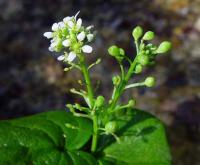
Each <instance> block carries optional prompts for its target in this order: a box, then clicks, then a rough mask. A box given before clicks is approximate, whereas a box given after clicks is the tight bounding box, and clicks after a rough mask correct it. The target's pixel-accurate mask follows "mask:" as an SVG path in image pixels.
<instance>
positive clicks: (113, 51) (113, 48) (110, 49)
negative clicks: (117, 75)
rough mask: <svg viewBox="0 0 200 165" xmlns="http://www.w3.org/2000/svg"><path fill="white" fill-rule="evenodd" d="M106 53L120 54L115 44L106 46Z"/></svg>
mask: <svg viewBox="0 0 200 165" xmlns="http://www.w3.org/2000/svg"><path fill="white" fill-rule="evenodd" d="M108 53H109V54H110V55H111V56H119V55H120V50H119V48H118V47H117V46H116V45H113V46H111V47H109V48H108Z"/></svg>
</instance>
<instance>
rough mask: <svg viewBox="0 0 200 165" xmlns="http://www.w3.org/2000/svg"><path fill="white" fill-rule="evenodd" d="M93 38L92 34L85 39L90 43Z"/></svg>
mask: <svg viewBox="0 0 200 165" xmlns="http://www.w3.org/2000/svg"><path fill="white" fill-rule="evenodd" d="M93 38H94V35H93V34H88V35H87V39H88V41H89V42H91V41H92V40H93Z"/></svg>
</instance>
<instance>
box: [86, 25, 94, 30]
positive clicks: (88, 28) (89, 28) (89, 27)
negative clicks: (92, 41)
mask: <svg viewBox="0 0 200 165" xmlns="http://www.w3.org/2000/svg"><path fill="white" fill-rule="evenodd" d="M93 27H94V26H93V25H91V26H88V27H87V28H86V30H91V29H92V28H93Z"/></svg>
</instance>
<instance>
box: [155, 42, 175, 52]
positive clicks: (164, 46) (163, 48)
mask: <svg viewBox="0 0 200 165" xmlns="http://www.w3.org/2000/svg"><path fill="white" fill-rule="evenodd" d="M171 45H172V44H171V43H170V42H168V41H164V42H162V43H161V44H160V45H159V47H158V49H157V50H156V53H166V52H167V51H169V50H170V49H171Z"/></svg>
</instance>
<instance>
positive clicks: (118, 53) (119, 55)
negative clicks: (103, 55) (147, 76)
mask: <svg viewBox="0 0 200 165" xmlns="http://www.w3.org/2000/svg"><path fill="white" fill-rule="evenodd" d="M108 53H109V54H110V55H111V56H114V57H115V58H116V59H117V60H118V61H122V60H123V59H124V55H125V52H124V50H123V49H122V48H119V47H117V46H116V45H113V46H111V47H110V48H108Z"/></svg>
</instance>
